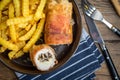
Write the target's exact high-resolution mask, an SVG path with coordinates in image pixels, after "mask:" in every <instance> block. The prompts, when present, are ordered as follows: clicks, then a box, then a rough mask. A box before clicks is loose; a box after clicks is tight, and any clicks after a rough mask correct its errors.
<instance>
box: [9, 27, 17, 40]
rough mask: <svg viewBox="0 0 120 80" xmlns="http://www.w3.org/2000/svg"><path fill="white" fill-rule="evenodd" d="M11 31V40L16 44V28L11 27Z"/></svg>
mask: <svg viewBox="0 0 120 80" xmlns="http://www.w3.org/2000/svg"><path fill="white" fill-rule="evenodd" d="M9 30H10V37H11V40H12V41H13V42H16V41H17V34H16V30H15V26H14V25H11V26H9Z"/></svg>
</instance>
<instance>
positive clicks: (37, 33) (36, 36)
mask: <svg viewBox="0 0 120 80" xmlns="http://www.w3.org/2000/svg"><path fill="white" fill-rule="evenodd" d="M44 23H45V19H44V18H43V19H41V20H40V22H39V23H38V25H37V29H36V31H35V32H34V33H33V35H32V37H31V38H30V40H29V41H28V43H27V44H26V45H25V46H24V48H23V51H24V52H28V51H29V49H30V48H31V47H32V46H33V45H34V44H35V42H36V41H37V40H38V39H39V38H40V36H41V33H42V31H43V27H44Z"/></svg>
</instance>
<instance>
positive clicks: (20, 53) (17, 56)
mask: <svg viewBox="0 0 120 80" xmlns="http://www.w3.org/2000/svg"><path fill="white" fill-rule="evenodd" d="M22 55H24V52H23V51H22V50H20V51H18V52H17V53H16V54H15V55H14V56H13V59H15V58H19V57H21V56H22Z"/></svg>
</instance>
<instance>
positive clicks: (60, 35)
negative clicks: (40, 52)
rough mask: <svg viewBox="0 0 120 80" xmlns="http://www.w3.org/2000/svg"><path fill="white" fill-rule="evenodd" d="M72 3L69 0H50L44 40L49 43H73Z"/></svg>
mask: <svg viewBox="0 0 120 80" xmlns="http://www.w3.org/2000/svg"><path fill="white" fill-rule="evenodd" d="M71 18H72V3H70V2H69V1H68V0H50V2H48V6H47V17H46V24H45V34H44V40H45V44H48V45H61V44H71V43H72V40H73V33H72V25H71V23H70V22H71Z"/></svg>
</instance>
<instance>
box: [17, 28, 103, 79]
mask: <svg viewBox="0 0 120 80" xmlns="http://www.w3.org/2000/svg"><path fill="white" fill-rule="evenodd" d="M103 61H104V58H103V56H102V54H101V53H100V52H99V51H98V48H97V47H96V46H95V44H94V42H93V40H92V39H91V38H90V36H89V35H88V33H87V32H86V31H85V29H83V30H82V36H81V41H80V43H79V47H78V49H77V51H76V53H75V54H74V55H73V56H72V57H71V59H70V60H69V61H68V62H67V63H66V64H64V65H63V66H61V67H60V68H58V69H57V70H55V71H53V72H51V73H47V74H42V75H41V74H40V75H28V74H22V73H18V72H15V73H16V75H17V77H18V78H19V80H92V79H93V78H94V77H95V74H94V72H95V71H96V70H97V69H99V68H100V67H101V63H102V62H103Z"/></svg>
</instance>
